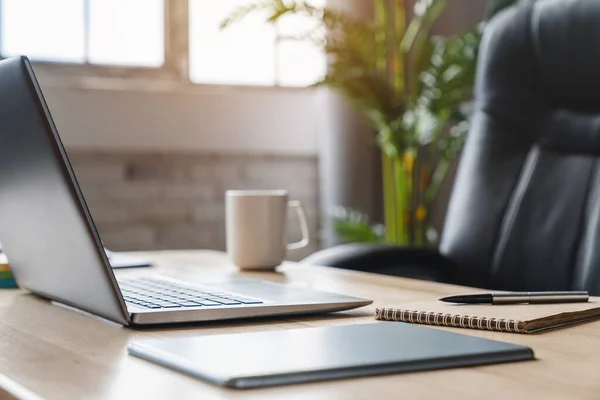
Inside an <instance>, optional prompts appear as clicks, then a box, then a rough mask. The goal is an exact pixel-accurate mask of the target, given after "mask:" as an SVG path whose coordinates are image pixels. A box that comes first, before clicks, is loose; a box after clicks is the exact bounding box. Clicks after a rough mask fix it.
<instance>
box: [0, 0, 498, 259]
mask: <svg viewBox="0 0 600 400" xmlns="http://www.w3.org/2000/svg"><path fill="white" fill-rule="evenodd" d="M253 3H255V2H253V1H247V0H52V1H48V0H0V56H1V57H8V56H11V55H17V54H26V55H28V56H29V58H30V59H32V60H33V61H34V68H35V71H36V74H37V75H38V78H39V80H40V83H41V86H42V88H43V90H44V94H45V96H46V100H47V102H48V104H49V106H50V109H51V111H52V113H53V117H54V119H55V123H56V125H57V127H58V130H59V132H60V134H61V136H62V139H63V141H64V144H65V146H66V147H67V150H68V151H69V156H70V158H71V161H72V163H73V164H74V167H75V171H76V174H77V177H78V179H79V181H80V184H81V186H82V188H83V191H84V193H85V195H86V199H87V201H88V205H89V207H90V209H91V211H92V214H93V216H94V219H95V221H96V224H97V227H98V229H99V230H100V234H101V237H102V239H103V241H104V242H105V244H106V246H107V247H109V248H111V249H113V250H157V249H195V248H209V249H217V250H224V248H225V232H224V226H225V224H224V218H225V215H224V204H223V200H224V191H225V190H227V189H286V190H288V191H289V192H290V197H291V198H292V199H296V200H301V201H302V202H303V204H304V206H305V208H306V211H307V216H308V219H309V224H310V229H311V232H312V235H313V238H314V239H316V240H314V241H313V243H312V244H311V246H309V248H307V249H303V250H302V251H299V252H297V253H292V254H290V258H291V259H301V258H303V257H305V256H306V255H308V254H310V253H312V252H314V251H316V250H318V249H320V248H323V247H328V246H331V245H333V244H335V243H338V242H340V241H341V240H342V239H343V238H340V235H339V232H338V230H336V228H335V224H334V222H333V221H334V219H333V217H332V215H333V214H335V212H334V210H339V207H347V208H348V209H352V210H359V211H360V212H361V213H362V214H364V215H366V216H368V217H369V219H370V220H371V221H372V222H373V223H374V224H377V223H381V222H383V218H384V215H383V214H384V213H383V198H382V171H381V155H380V154H381V151H380V148H379V145H378V142H377V140H376V135H375V133H376V132H375V130H374V129H373V127H372V126H371V125H370V124H369V123H366V122H365V120H364V119H363V118H362V117H361V116H359V115H358V113H357V112H356V111H354V110H355V108H353V107H351V106H349V105H348V102H347V101H345V100H343V99H342V97H341V96H339V95H338V94H336V92H335V91H331V90H330V89H328V88H327V87H323V86H319V87H312V86H311V85H313V84H314V83H316V82H319V81H320V80H322V79H323V77H324V76H325V74H326V71H327V69H328V68H327V65H328V61H329V60H330V58H328V57H327V56H326V55H325V52H324V51H323V49H322V48H319V46H317V45H315V44H314V43H311V42H310V41H297V40H282V36H286V35H288V36H289V35H292V36H293V35H300V34H302V33H303V32H306V31H307V30H310V29H311V28H312V27H313V25H314V24H315V22H314V20H311V19H310V18H304V17H302V16H301V15H293V13H290V15H289V16H285V18H279V19H277V21H276V22H274V23H267V22H265V20H266V19H267V18H269V15H267V14H265V13H262V12H261V11H260V10H258V11H257V12H252V13H250V14H249V15H248V16H246V17H245V18H243V19H242V20H241V21H238V22H236V23H234V24H232V25H231V26H229V27H227V28H226V29H221V23H222V22H223V20H224V19H225V18H227V17H229V16H231V15H232V12H234V11H235V10H240V7H245V6H250V5H252V4H253ZM376 3H377V1H371V0H327V1H326V0H313V1H311V2H310V4H311V5H313V6H315V7H323V6H326V7H328V8H331V9H333V10H341V11H343V12H344V13H347V15H351V16H353V17H355V18H359V19H364V20H366V21H371V20H373V19H374V18H376V17H377V11H376V10H377V8H376V7H377V4H376ZM392 3H395V4H396V6H397V7H398V6H400V8H401V9H403V10H405V11H407V13H406V18H407V20H410V19H411V17H414V15H418V10H417V12H415V11H414V10H415V1H414V0H406V1H395V2H392ZM417 3H428V2H426V1H425V2H417ZM429 3H432V2H429ZM429 5H431V4H429ZM487 6H488V4H487V2H485V1H482V0H451V1H448V2H447V4H445V8H444V10H443V12H442V13H441V15H440V16H439V18H437V19H436V21H435V25H434V27H433V31H432V32H433V34H435V35H441V36H448V35H455V34H459V33H462V32H466V31H468V30H471V29H473V28H474V27H475V26H476V25H477V24H478V23H480V22H481V21H482V20H483V19H484V14H485V11H486V7H487ZM451 184H452V168H451V169H450V172H449V173H448V176H446V177H444V183H443V185H441V188H440V190H439V193H438V194H437V195H436V198H435V202H434V204H433V205H432V206H431V207H432V208H431V211H430V214H431V218H430V222H431V224H432V225H433V226H437V229H438V230H439V229H440V226H441V224H442V223H443V216H444V213H445V209H446V203H447V193H448V192H449V189H450V187H451ZM294 221H295V219H294V218H291V219H290V222H291V223H292V225H291V226H290V240H294V239H297V238H298V237H299V235H300V233H299V228H298V227H297V226H295V225H294Z"/></svg>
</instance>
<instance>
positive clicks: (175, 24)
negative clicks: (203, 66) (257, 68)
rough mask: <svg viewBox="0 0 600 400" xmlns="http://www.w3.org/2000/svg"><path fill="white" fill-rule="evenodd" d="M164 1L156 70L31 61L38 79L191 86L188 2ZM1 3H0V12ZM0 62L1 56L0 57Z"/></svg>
mask: <svg viewBox="0 0 600 400" xmlns="http://www.w3.org/2000/svg"><path fill="white" fill-rule="evenodd" d="M163 1H164V14H165V15H164V29H165V32H164V34H165V48H164V53H165V54H164V56H165V61H164V63H163V65H161V66H159V67H140V66H120V65H104V64H92V63H90V62H88V61H85V62H83V63H72V62H62V61H56V62H54V61H32V64H33V66H34V68H35V70H36V73H38V74H39V75H40V76H41V77H42V78H49V79H61V80H67V81H73V80H81V79H86V78H120V79H134V80H153V81H155V80H160V81H161V82H179V83H191V81H190V78H189V34H188V29H189V22H188V14H189V2H188V0H163ZM1 5H2V0H0V12H1V11H2V8H1ZM0 59H2V55H1V54H0Z"/></svg>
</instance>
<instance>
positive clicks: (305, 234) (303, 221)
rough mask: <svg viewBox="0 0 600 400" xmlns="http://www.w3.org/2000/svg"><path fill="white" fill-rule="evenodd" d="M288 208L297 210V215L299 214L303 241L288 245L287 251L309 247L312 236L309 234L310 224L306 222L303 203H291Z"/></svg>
mask: <svg viewBox="0 0 600 400" xmlns="http://www.w3.org/2000/svg"><path fill="white" fill-rule="evenodd" d="M288 207H289V208H293V209H294V210H296V213H297V214H298V219H299V220H300V230H301V231H302V240H300V241H299V242H296V243H290V244H288V245H287V249H288V250H298V249H301V248H303V247H306V246H308V243H309V242H310V235H309V233H308V223H307V222H306V214H305V213H304V208H303V207H302V203H300V202H299V201H290V202H289V203H288Z"/></svg>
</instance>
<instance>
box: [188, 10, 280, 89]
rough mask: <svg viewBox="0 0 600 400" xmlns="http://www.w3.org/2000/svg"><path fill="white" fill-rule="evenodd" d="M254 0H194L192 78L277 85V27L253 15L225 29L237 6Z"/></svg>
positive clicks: (199, 80) (212, 81)
mask: <svg viewBox="0 0 600 400" xmlns="http://www.w3.org/2000/svg"><path fill="white" fill-rule="evenodd" d="M248 3H252V0H250V1H249V0H218V1H217V0H190V78H191V79H192V81H193V82H198V83H216V84H242V85H273V84H274V83H275V57H274V53H275V29H274V27H273V26H272V25H269V24H266V23H265V19H266V18H265V16H264V15H252V16H250V17H248V18H246V19H245V20H243V21H242V22H239V23H237V24H235V25H234V26H231V27H229V28H228V29H226V30H224V31H221V30H220V29H219V24H220V23H221V21H222V20H223V19H224V18H225V17H226V16H228V15H229V13H230V12H231V11H232V10H234V9H235V8H236V7H238V6H240V5H244V4H248Z"/></svg>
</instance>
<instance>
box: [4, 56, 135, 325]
mask: <svg viewBox="0 0 600 400" xmlns="http://www.w3.org/2000/svg"><path fill="white" fill-rule="evenodd" d="M0 241H1V242H2V245H3V250H4V252H5V253H6V255H7V257H8V258H9V261H10V263H11V269H12V271H13V273H14V275H15V278H16V279H17V282H18V283H19V285H20V286H21V287H24V288H26V289H29V290H30V291H32V292H34V293H36V294H39V295H41V296H44V297H47V298H50V299H53V300H57V301H59V302H62V303H65V304H67V305H71V306H74V307H77V308H80V309H83V310H85V311H89V312H91V313H94V314H97V315H100V316H102V317H105V318H107V319H110V320H112V321H115V322H118V323H121V324H127V323H128V317H127V315H128V314H127V311H126V308H125V305H124V302H123V299H122V297H121V294H120V292H119V290H118V287H117V283H116V280H115V277H114V275H113V273H112V270H111V268H110V264H109V263H108V260H107V258H106V254H105V253H104V250H103V248H102V245H101V241H100V237H99V235H98V233H97V231H96V229H95V226H94V224H93V221H92V219H91V216H90V214H89V211H88V209H87V206H86V204H85V200H84V199H83V195H82V193H81V190H80V189H79V186H78V184H77V181H76V178H75V175H74V173H73V170H72V168H71V165H70V163H69V161H68V158H67V155H66V152H65V149H64V147H63V146H62V144H61V141H60V138H59V136H58V132H57V131H56V128H55V126H54V123H53V121H52V118H51V116H50V112H49V110H48V107H47V105H46V103H45V101H44V98H43V96H42V93H41V90H40V87H39V85H38V83H37V80H36V78H35V76H34V74H33V69H32V67H31V64H30V63H29V61H28V60H27V58H25V57H17V58H11V59H7V60H4V61H0Z"/></svg>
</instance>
